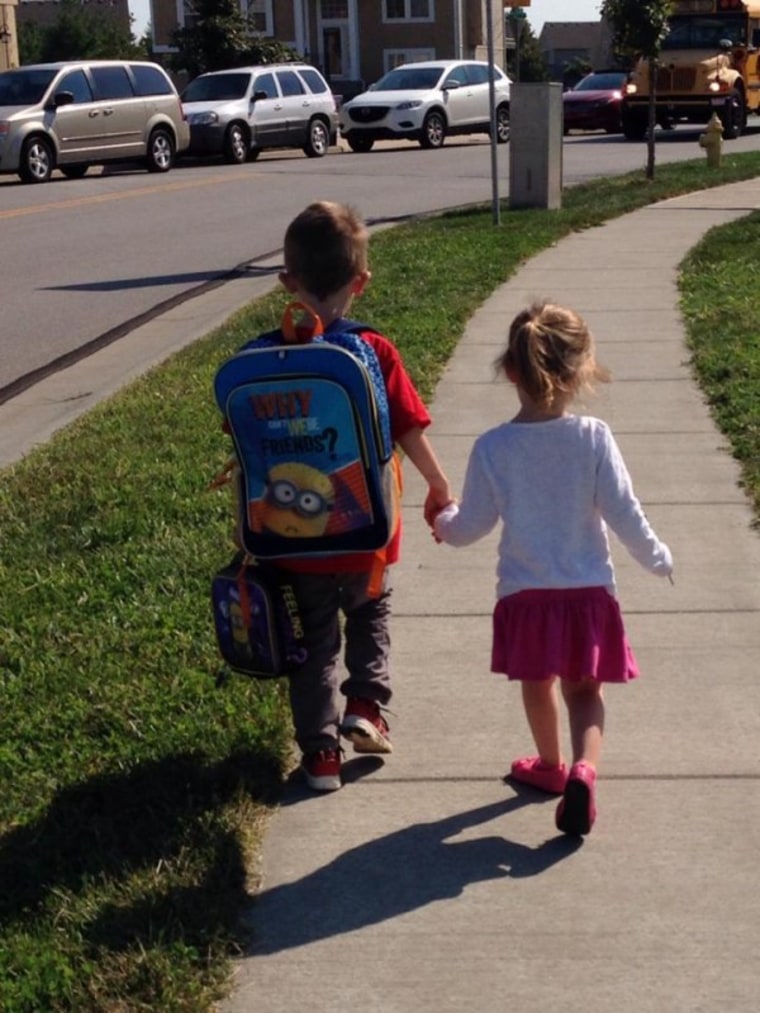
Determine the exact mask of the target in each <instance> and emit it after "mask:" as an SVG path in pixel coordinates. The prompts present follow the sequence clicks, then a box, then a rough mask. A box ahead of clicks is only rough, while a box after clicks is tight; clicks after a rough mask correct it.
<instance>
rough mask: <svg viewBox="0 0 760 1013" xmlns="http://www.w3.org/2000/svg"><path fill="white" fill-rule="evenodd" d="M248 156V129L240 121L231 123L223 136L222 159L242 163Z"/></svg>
mask: <svg viewBox="0 0 760 1013" xmlns="http://www.w3.org/2000/svg"><path fill="white" fill-rule="evenodd" d="M247 157H248V131H247V130H246V129H245V128H244V127H243V126H241V124H240V123H233V124H231V125H230V127H229V129H228V130H227V134H226V136H225V138H224V160H225V162H230V163H231V164H232V165H242V164H243V162H245V160H246V158H247Z"/></svg>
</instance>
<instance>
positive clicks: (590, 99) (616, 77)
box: [562, 70, 628, 134]
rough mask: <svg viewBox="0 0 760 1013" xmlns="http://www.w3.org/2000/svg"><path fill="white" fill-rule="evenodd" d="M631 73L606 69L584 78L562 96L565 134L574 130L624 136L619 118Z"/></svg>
mask: <svg viewBox="0 0 760 1013" xmlns="http://www.w3.org/2000/svg"><path fill="white" fill-rule="evenodd" d="M627 79H628V74H627V73H626V72H625V71H623V70H603V71H597V72H595V73H592V74H587V75H586V76H585V77H583V78H581V80H580V81H579V82H578V83H577V84H576V85H575V87H574V88H571V89H570V91H566V92H565V93H564V94H563V96H562V109H563V113H564V121H565V123H564V129H565V133H566V134H567V133H569V132H570V131H571V130H606V131H607V133H608V134H619V133H622V130H623V125H622V122H621V119H620V114H621V109H622V103H623V88H624V87H625V82H626V80H627Z"/></svg>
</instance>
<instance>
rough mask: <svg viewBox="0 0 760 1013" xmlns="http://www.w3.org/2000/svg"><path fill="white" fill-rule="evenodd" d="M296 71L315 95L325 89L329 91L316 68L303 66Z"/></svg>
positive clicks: (323, 91) (320, 93)
mask: <svg viewBox="0 0 760 1013" xmlns="http://www.w3.org/2000/svg"><path fill="white" fill-rule="evenodd" d="M298 73H299V74H300V75H301V77H302V78H303V79H304V81H305V82H306V83H307V85H308V86H309V88H310V89H311V91H312V92H313V93H314V94H315V95H323V94H324V93H325V92H326V91H329V88H328V87H327V83H326V81H325V80H324V78H323V77H322V75H321V74H318V73H317V71H316V70H311V68H305V69H304V70H299V71H298Z"/></svg>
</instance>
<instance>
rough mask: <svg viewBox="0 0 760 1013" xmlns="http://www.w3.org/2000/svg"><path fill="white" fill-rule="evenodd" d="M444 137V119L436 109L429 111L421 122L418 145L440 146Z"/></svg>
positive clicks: (427, 146)
mask: <svg viewBox="0 0 760 1013" xmlns="http://www.w3.org/2000/svg"><path fill="white" fill-rule="evenodd" d="M445 137H446V120H445V119H444V117H443V113H439V112H438V111H437V110H436V109H434V110H433V111H432V112H429V113H428V114H427V116H426V117H425V122H424V123H423V124H422V134H421V136H420V145H421V146H422V147H423V148H440V147H441V145H442V144H443V142H444V139H445Z"/></svg>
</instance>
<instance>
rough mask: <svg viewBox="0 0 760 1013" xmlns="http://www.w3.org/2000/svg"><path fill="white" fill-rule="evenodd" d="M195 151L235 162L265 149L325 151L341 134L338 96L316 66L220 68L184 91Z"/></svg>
mask: <svg viewBox="0 0 760 1013" xmlns="http://www.w3.org/2000/svg"><path fill="white" fill-rule="evenodd" d="M182 106H183V108H184V110H185V114H186V116H187V119H188V122H189V124H190V148H189V150H188V152H187V154H190V155H223V156H224V158H225V160H226V161H228V162H233V163H240V162H245V161H246V160H251V161H252V160H253V159H255V158H257V157H258V155H259V153H260V152H261V151H262V150H263V149H264V148H301V150H302V151H303V152H304V153H305V154H306V155H308V156H309V158H321V157H322V156H323V155H326V154H327V152H328V150H329V148H330V145H331V144H335V142H336V139H337V134H338V112H337V108H336V104H335V96H334V95H333V93H332V92H331V91H330V87H329V85H328V84H327V81H325V79H324V78H323V77H322V75H321V74H320V73H319V71H318V70H317V69H316V68H315V67H311V66H309V65H308V64H303V63H284V64H266V65H264V66H257V67H236V68H233V69H231V70H216V71H212V72H210V73H208V74H201V75H200V76H199V77H196V78H195V79H194V80H193V81H191V82H190V84H189V85H188V86H187V87H186V88H185V90H184V91H183V92H182Z"/></svg>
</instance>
